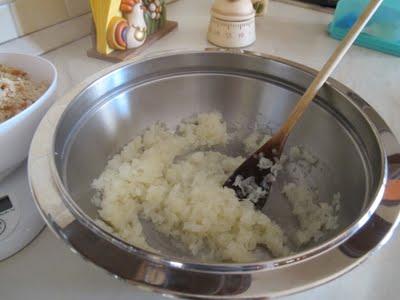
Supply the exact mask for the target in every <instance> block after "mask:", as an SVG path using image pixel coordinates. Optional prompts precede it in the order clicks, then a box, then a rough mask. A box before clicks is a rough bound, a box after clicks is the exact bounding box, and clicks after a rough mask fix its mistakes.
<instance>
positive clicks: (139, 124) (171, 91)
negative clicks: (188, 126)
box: [30, 51, 399, 297]
mask: <svg viewBox="0 0 400 300" xmlns="http://www.w3.org/2000/svg"><path fill="white" fill-rule="evenodd" d="M314 75H315V72H313V71H312V70H310V69H307V68H306V67H304V66H300V65H297V64H295V63H292V62H288V61H285V60H282V59H278V58H275V57H269V56H265V55H264V56H263V55H256V54H254V53H248V52H241V53H232V52H225V51H202V52H186V53H175V54H169V55H162V56H158V57H153V58H149V59H143V60H140V61H136V62H132V63H127V64H124V65H121V66H118V67H117V68H116V69H114V70H112V71H110V72H108V73H106V74H105V75H104V76H102V77H101V78H99V79H97V80H94V81H92V82H90V84H85V85H83V86H81V87H79V88H78V89H77V90H75V91H74V92H72V93H71V94H69V95H68V96H67V97H66V98H65V99H64V100H63V103H64V106H61V108H62V109H61V110H60V107H59V108H58V112H59V114H60V112H62V115H58V116H57V117H56V118H55V117H54V116H53V119H52V121H53V124H54V125H56V128H48V129H42V130H41V129H39V131H38V133H37V135H38V136H39V135H40V134H42V136H43V134H45V135H46V136H51V138H52V140H51V143H48V145H45V146H44V149H45V153H46V155H47V156H46V158H45V159H46V160H47V163H49V164H50V167H48V165H47V167H46V168H48V172H47V173H46V174H47V175H46V176H47V178H49V179H50V180H51V181H52V183H53V185H49V187H48V188H47V190H46V188H44V187H43V178H42V179H37V176H40V172H42V173H43V170H42V168H43V166H44V165H43V164H41V163H37V162H36V161H35V159H33V158H31V159H30V174H31V176H30V177H31V185H32V190H33V193H34V194H35V198H36V201H37V203H38V206H39V208H40V210H41V211H42V213H43V215H44V217H45V219H46V220H47V221H48V222H49V225H50V226H51V227H52V228H53V229H54V230H55V231H56V233H57V234H58V235H59V236H61V237H62V238H63V239H64V240H65V241H67V242H68V244H70V245H71V247H72V248H73V249H75V250H76V251H78V252H79V253H80V254H81V255H82V256H83V257H85V258H87V259H88V260H90V261H92V262H94V263H95V264H97V265H99V266H101V267H103V268H104V269H106V270H108V271H109V272H111V273H113V274H115V275H117V276H119V277H122V278H125V279H127V280H130V281H131V282H133V283H136V284H139V285H145V286H148V287H151V288H153V289H155V290H159V291H163V292H168V293H172V294H177V295H184V296H197V297H205V296H207V297H211V296H212V297H262V296H266V295H268V296H271V295H280V294H284V293H290V292H294V291H296V290H299V289H301V288H306V287H308V286H310V285H312V284H314V285H315V284H318V283H321V282H322V281H326V280H329V279H330V278H331V277H332V276H333V274H335V275H338V274H339V273H343V272H344V271H345V270H347V269H349V268H350V267H351V266H354V265H356V264H358V263H359V262H360V261H361V260H362V259H363V258H364V257H365V255H367V254H368V253H369V252H370V251H371V250H372V249H374V248H375V247H376V246H378V245H380V244H381V243H382V242H383V238H384V237H387V236H388V235H389V234H390V232H391V231H392V230H393V228H394V224H397V219H398V209H399V207H398V205H397V203H395V202H392V203H391V204H392V206H390V210H391V213H390V214H389V216H390V217H389V218H388V217H387V216H385V217H382V216H378V215H374V217H372V222H378V221H379V222H378V223H379V224H381V223H382V224H384V225H382V226H383V228H384V230H383V231H381V232H380V233H379V234H378V235H377V236H376V238H375V239H372V240H371V234H367V236H365V233H364V235H360V234H359V235H356V236H355V237H353V239H351V240H350V241H347V242H346V240H348V238H350V237H351V236H353V235H354V234H356V233H360V232H364V231H365V230H367V229H368V228H369V227H368V226H369V225H365V224H366V222H367V221H368V220H371V216H372V215H373V214H374V212H375V211H376V210H377V208H378V206H379V205H383V204H384V202H382V201H381V200H382V196H383V194H384V189H385V183H386V180H387V178H388V160H387V154H386V153H385V147H387V145H384V144H383V142H382V139H381V138H380V134H381V132H380V131H382V130H384V131H385V132H386V133H389V137H390V138H389V139H388V138H386V141H385V143H386V144H390V145H391V146H390V147H397V146H398V144H397V141H396V140H395V139H394V137H392V135H391V133H390V130H389V129H388V128H387V126H386V125H385V123H384V122H383V121H382V120H381V119H380V118H379V116H377V115H376V113H375V112H374V111H373V110H372V109H371V108H370V107H369V106H368V105H367V104H366V103H365V102H364V101H362V100H361V99H360V98H359V97H357V96H356V95H355V94H354V93H352V92H351V91H350V90H348V89H347V88H345V87H343V86H341V85H340V84H338V83H336V82H334V81H333V80H331V81H330V82H329V83H328V84H326V85H325V87H324V88H323V89H322V90H321V91H320V93H319V94H318V97H317V99H316V100H315V102H314V103H313V104H312V105H311V107H310V108H309V110H308V111H307V113H306V114H305V116H304V117H303V119H302V120H301V122H300V123H299V124H298V126H297V127H296V129H295V130H294V132H293V133H292V135H291V136H290V139H289V144H292V145H293V144H296V145H297V144H301V145H304V146H305V147H307V148H308V149H312V151H313V152H314V153H315V154H316V155H317V156H318V157H319V159H320V161H321V163H323V164H324V165H325V168H323V169H321V170H319V171H318V170H317V171H315V172H314V173H313V174H312V175H311V177H310V180H312V181H313V182H314V183H315V184H317V185H318V186H319V187H320V188H321V191H320V194H321V198H324V197H327V196H328V195H331V194H332V193H333V192H336V191H339V192H340V193H341V194H342V202H341V204H342V209H341V213H340V218H339V223H340V226H339V228H338V229H337V231H336V232H334V233H331V234H330V235H328V236H327V237H326V238H325V239H323V240H321V241H320V242H319V243H317V244H313V245H311V246H309V247H307V248H304V249H301V251H300V252H299V253H298V254H296V255H293V256H291V257H284V258H278V259H274V258H268V257H266V258H265V259H264V260H262V261H258V262H255V263H250V264H206V263H200V262H198V261H196V258H194V257H190V256H178V255H176V253H177V251H176V249H175V248H174V247H173V245H171V244H170V243H168V242H166V240H165V239H163V238H162V237H160V236H159V235H157V234H156V233H155V232H154V230H152V228H151V226H147V227H146V229H145V233H146V236H147V239H148V241H149V243H150V244H152V245H153V246H155V247H157V248H159V249H160V250H161V253H162V255H159V254H153V253H149V252H146V251H144V250H142V249H138V248H136V247H134V246H132V245H129V244H127V243H125V242H124V241H122V240H120V239H118V238H117V237H115V236H112V235H110V234H109V233H107V232H105V231H103V230H102V229H101V228H99V227H98V226H97V225H96V224H95V223H94V221H93V220H94V218H95V217H96V215H97V213H96V209H95V207H94V206H93V205H92V204H91V201H90V199H91V197H92V196H93V190H92V189H91V182H92V181H93V179H94V178H96V177H98V176H99V174H100V173H101V172H102V170H103V169H104V167H105V164H106V162H107V160H108V159H109V158H110V157H111V156H113V155H114V154H116V153H118V152H119V151H120V150H121V148H122V146H123V145H125V144H126V143H128V142H129V141H130V140H131V139H132V138H133V137H134V136H135V135H137V134H139V133H140V132H141V131H142V130H143V129H144V128H145V127H147V126H149V125H150V124H152V123H154V122H156V121H159V120H162V121H165V122H166V123H167V124H169V125H175V124H177V122H178V121H179V120H180V119H182V118H184V117H188V116H191V115H193V114H195V113H200V112H207V111H214V110H217V111H219V112H221V113H222V114H223V116H224V118H225V119H226V120H227V122H228V126H229V127H230V128H235V129H240V131H241V132H242V134H243V135H246V134H248V133H249V132H250V131H252V130H254V128H255V127H257V128H260V127H261V128H264V129H272V130H274V129H276V128H277V126H279V124H280V123H281V122H283V121H284V120H285V118H286V117H287V115H288V114H289V112H290V110H291V108H292V107H293V106H294V104H295V103H296V101H297V100H298V98H299V96H300V94H301V93H302V92H303V91H304V89H305V88H306V87H307V86H308V84H309V83H310V82H311V80H312V78H313V76H314ZM66 104H68V105H67V106H65V105H66ZM38 140H39V138H38ZM36 143H37V147H39V146H41V145H39V141H37V142H36ZM393 145H394V146H393ZM42 147H43V146H42ZM32 148H33V150H35V141H34V143H33V146H32ZM386 150H387V149H386ZM390 151H391V152H395V151H394V150H393V149H391V150H390ZM396 151H397V148H396ZM391 154H392V153H391ZM32 156H35V155H34V154H33V155H32ZM37 157H38V155H36V158H37ZM393 171H394V170H393V166H391V172H393ZM46 176H45V177H46ZM41 180H42V181H41ZM274 188H275V190H274V192H273V195H272V196H271V197H270V200H269V201H268V204H267V206H266V207H265V212H266V213H268V214H269V215H271V216H272V218H275V220H276V221H277V222H278V223H280V224H281V225H282V226H284V227H285V226H289V225H288V224H293V220H289V218H290V217H287V215H288V214H287V213H285V205H283V203H285V201H284V199H282V196H281V195H280V193H279V183H278V186H275V187H274ZM49 189H50V191H49ZM49 194H51V195H53V196H52V197H53V198H56V199H52V200H51V201H49V200H48V199H44V198H45V197H48V196H49ZM386 211H387V210H386ZM378 213H379V210H378ZM386 214H387V213H386ZM376 220H378V221H376ZM374 224H375V223H374ZM290 226H294V225H290ZM366 228H367V229H366ZM374 228H375V229H376V226H375V227H374V226H372V229H371V230H372V231H373V230H374ZM367 231H368V230H367ZM367 233H368V232H367ZM375 233H376V232H373V234H375ZM360 239H361V242H360ZM371 241H372V242H371ZM339 245H341V247H338V246H339ZM332 257H334V258H335V259H334V260H335V262H334V263H333V262H332ZM328 260H329V261H328ZM321 261H323V262H324V266H321V268H318V269H325V270H316V269H315V268H314V269H311V270H310V269H307V268H308V267H310V266H313V267H315V264H316V263H317V264H318V262H321ZM335 264H336V267H334V265H335ZM307 266H308V267H307ZM303 268H304V269H303ZM301 269H303V270H304V272H305V273H310V272H311V275H307V276H305V278H303V279H301V280H300V279H299V278H298V279H297V280H295V279H293V280H291V281H290V282H288V281H287V279H286V278H285V276H288V274H290V272H292V274H296V272H299V270H301ZM293 276H294V275H293Z"/></svg>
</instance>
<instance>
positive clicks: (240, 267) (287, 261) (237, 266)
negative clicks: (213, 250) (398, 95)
mask: <svg viewBox="0 0 400 300" xmlns="http://www.w3.org/2000/svg"><path fill="white" fill-rule="evenodd" d="M208 51H209V52H217V53H220V52H221V50H211V49H209V50H208ZM198 52H199V51H191V52H190V53H198ZM229 52H230V53H232V51H229ZM184 53H188V52H187V51H184V52H179V51H174V52H173V54H172V55H174V54H184ZM233 53H237V54H238V55H251V56H254V55H257V56H260V57H263V58H267V59H270V60H274V61H277V62H280V63H285V64H288V65H291V66H294V67H296V68H301V69H303V70H305V71H307V72H308V73H310V74H316V73H317V71H316V70H313V69H311V68H309V67H306V66H304V65H300V64H297V63H293V62H291V61H288V60H286V59H283V58H279V57H275V56H270V55H266V54H259V53H257V54H256V53H254V52H250V51H240V50H235V51H233ZM164 55H165V53H161V54H159V55H155V56H151V57H145V58H142V59H138V60H135V61H132V62H129V63H128V64H124V65H123V66H122V67H119V68H116V69H114V70H111V71H109V72H107V73H106V74H105V75H104V76H110V75H112V73H114V72H117V71H119V70H120V68H127V67H129V66H131V65H133V64H135V63H137V62H145V61H149V60H151V59H154V58H155V57H158V56H164ZM167 55H171V54H170V53H168V54H167ZM97 80H99V78H98V79H96V80H94V81H93V82H91V83H90V84H89V85H88V86H86V87H85V88H84V89H83V90H81V92H80V93H82V92H83V91H84V90H85V89H88V88H89V87H90V86H91V85H93V84H95V82H96V81H97ZM326 84H327V85H331V84H332V79H330V80H329V81H328V82H327V83H326ZM80 93H78V94H77V95H76V97H75V98H78V97H79V94H80ZM73 103H74V100H72V101H71V103H69V104H68V107H69V106H71V105H73ZM68 107H67V108H66V110H65V111H64V113H63V114H62V115H61V117H60V119H62V118H63V116H64V114H65V113H66V112H67V110H68ZM354 107H355V108H356V109H357V110H358V111H359V112H360V114H362V115H363V116H364V118H365V119H366V120H367V121H368V123H369V124H370V127H371V129H372V131H373V133H374V135H375V137H376V139H377V141H378V142H379V147H380V150H381V160H382V161H383V162H384V168H383V169H382V170H381V174H379V183H380V189H379V190H378V191H377V192H376V194H375V195H374V196H373V198H374V200H373V201H372V202H371V205H370V206H369V207H368V209H367V210H366V211H365V213H364V215H363V216H362V217H361V218H359V219H358V220H356V221H355V222H354V223H353V224H351V225H350V226H348V228H346V229H345V230H344V231H343V232H342V233H341V234H339V235H338V236H336V237H334V238H332V239H330V240H328V241H326V242H325V243H323V244H321V245H319V246H317V247H314V248H312V249H309V250H305V251H302V252H299V253H296V254H294V255H291V256H288V257H283V258H276V259H273V260H269V261H266V262H254V263H245V264H243V263H200V262H199V263H197V262H196V263H194V262H191V261H184V260H178V259H177V258H174V257H165V256H162V255H159V254H154V253H150V252H148V251H145V250H143V249H140V248H137V247H135V246H133V245H130V244H128V243H126V242H125V241H123V240H121V239H119V238H118V237H116V236H114V235H112V234H110V233H109V232H107V231H105V230H103V229H102V228H100V227H99V226H98V225H97V224H96V223H95V222H94V221H93V220H92V219H91V218H90V217H88V216H87V215H86V214H85V213H84V212H83V211H82V210H81V209H80V208H79V207H78V205H76V203H75V202H74V200H73V199H72V198H71V196H70V195H69V193H68V191H67V190H66V189H65V187H64V185H63V182H62V179H61V178H60V176H59V174H58V172H57V169H56V164H55V160H54V156H52V158H51V161H50V163H51V170H52V175H53V178H54V181H55V182H56V184H57V187H58V189H59V191H60V192H61V195H62V200H63V201H64V203H65V205H66V206H67V207H68V208H69V209H70V210H71V212H72V214H73V215H74V216H75V217H77V218H78V220H79V221H80V222H81V223H82V224H85V225H89V228H90V229H91V230H93V231H94V232H96V233H97V234H99V235H101V236H102V237H103V238H105V239H107V240H108V241H109V242H111V243H114V244H115V245H117V246H118V247H121V248H123V249H124V250H126V251H129V252H132V253H134V254H135V255H139V256H141V257H144V258H146V259H148V260H150V261H153V262H155V263H162V264H165V265H168V266H173V267H177V268H182V269H188V270H194V271H207V272H217V273H218V272H228V273H235V272H239V273H241V272H254V271H262V270H265V269H274V268H278V267H284V266H288V265H291V264H296V263H300V262H303V261H305V260H308V259H311V258H312V257H314V256H315V255H318V254H321V253H323V252H325V251H327V250H329V249H330V248H332V247H333V246H334V245H339V244H340V243H342V242H344V241H346V240H347V239H348V238H349V237H351V236H352V235H353V234H354V233H355V232H357V231H358V230H359V229H360V228H361V227H362V226H363V225H364V224H365V223H366V222H367V221H368V219H369V217H370V216H371V215H372V214H373V212H374V211H375V210H376V208H377V207H378V205H379V202H380V200H381V199H382V197H383V193H384V189H385V184H386V180H387V161H386V156H385V150H384V147H383V145H382V143H381V142H380V138H379V133H378V131H377V130H376V128H375V126H374V125H373V124H372V123H371V121H370V120H369V118H368V116H367V115H366V114H365V113H364V112H363V111H362V109H360V108H359V107H357V106H356V105H354ZM58 127H59V124H58V125H57V127H56V130H55V132H54V136H53V143H52V147H53V148H52V151H53V153H54V152H55V134H56V132H57V129H58Z"/></svg>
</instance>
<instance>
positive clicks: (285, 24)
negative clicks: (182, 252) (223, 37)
mask: <svg viewBox="0 0 400 300" xmlns="http://www.w3.org/2000/svg"><path fill="white" fill-rule="evenodd" d="M210 3H211V1H205V0H202V1H198V0H191V1H190V0H181V1H178V2H177V3H174V4H172V5H170V6H169V15H170V18H171V19H173V20H177V21H178V22H179V29H178V30H176V31H175V32H173V33H172V34H170V35H168V36H167V37H165V38H164V39H162V40H160V41H158V42H157V43H156V44H154V45H153V46H152V47H150V49H149V50H147V53H149V52H154V51H161V50H171V49H202V48H204V47H208V46H210V45H208V44H207V41H206V38H205V36H206V31H207V25H208V19H209V17H208V9H209V7H210ZM330 19H331V16H330V15H328V14H324V13H319V12H316V11H311V10H305V9H302V8H297V7H293V6H288V5H285V4H280V3H275V2H272V3H271V5H270V9H269V12H268V14H267V16H265V17H262V18H258V19H257V42H256V43H255V44H254V45H253V46H251V47H250V48H249V49H251V50H255V51H259V52H265V53H268V54H274V55H278V56H282V57H284V58H287V59H291V60H294V61H297V62H300V63H303V64H305V65H308V66H310V67H313V68H320V67H321V66H322V64H323V62H324V61H325V60H326V59H327V57H328V56H329V54H330V53H331V52H332V51H333V49H334V47H335V46H336V45H337V41H335V40H332V39H330V38H329V37H328V36H327V34H326V27H327V24H328V23H329V21H330ZM90 46H91V45H90V39H89V37H86V38H83V39H81V40H79V41H76V42H74V43H72V44H69V45H67V46H64V47H62V48H59V49H57V50H55V51H52V52H49V53H47V54H46V55H45V57H46V58H48V59H50V60H51V61H52V62H53V63H54V64H55V65H56V67H57V69H58V72H59V76H60V81H59V88H58V95H60V96H61V95H62V94H63V93H65V92H66V91H68V90H69V89H70V88H71V87H72V86H73V85H75V84H77V83H79V82H80V81H82V80H83V79H84V78H86V77H87V76H89V75H91V74H93V73H95V72H97V71H99V70H101V69H103V68H105V67H107V66H109V65H110V63H107V62H104V61H100V60H96V59H92V58H88V57H87V56H86V50H87V49H88V48H89V47H90ZM333 77H335V78H336V79H338V80H339V81H341V82H343V83H344V84H346V85H348V86H349V87H350V88H352V89H353V90H355V91H356V92H357V93H358V94H360V95H361V96H362V97H363V98H364V99H365V100H366V101H367V102H369V103H370V104H371V105H372V106H373V107H374V108H375V109H376V110H377V111H378V112H379V113H380V114H381V115H382V117H383V118H384V119H385V120H386V121H387V123H388V124H389V126H390V127H391V128H392V130H393V131H394V132H395V134H396V135H397V136H398V137H400V118H399V115H400V96H399V94H400V85H399V78H400V58H396V57H393V56H389V55H385V54H381V53H378V52H373V51H370V50H367V49H363V48H359V47H354V48H353V49H352V50H351V51H350V53H349V54H348V55H347V56H346V57H345V59H344V61H343V62H342V64H341V65H340V66H339V67H338V69H337V71H336V72H335V74H334V76H333ZM399 278H400V237H399V235H398V232H396V234H395V236H394V237H393V238H392V239H391V240H390V241H389V243H388V244H387V245H386V246H385V247H384V248H383V249H381V250H380V251H379V252H378V253H376V254H375V255H374V256H373V257H372V258H370V259H369V260H367V261H366V262H365V263H364V264H362V265H361V266H360V267H358V268H357V269H355V270H353V271H351V272H350V273H348V274H347V275H345V276H342V277H341V278H338V279H336V280H334V281H333V282H330V283H328V284H326V285H323V286H321V287H318V288H315V289H313V290H310V291H306V292H303V293H300V294H297V295H293V296H290V297H288V298H286V299H288V300H300V299H326V300H328V299H353V300H356V299H399V298H400V284H398V282H397V280H398V279H399ZM0 299H1V300H23V299H30V300H36V299H37V300H39V299H40V300H53V299H59V300H63V299H68V300H69V299H82V300H89V299H96V300H109V299H113V300H123V299H143V300H146V299H162V297H161V296H158V295H155V294H151V293H147V292H142V291H139V290H137V289H136V288H135V287H133V286H130V285H128V284H126V283H124V282H122V281H118V280H115V279H113V278H111V277H110V276H109V275H108V274H106V273H105V272H103V271H102V270H100V269H98V268H97V267H95V266H93V265H90V264H88V263H86V262H84V261H83V260H82V259H81V258H79V257H78V256H77V255H75V254H73V253H72V252H71V251H70V250H69V249H68V247H67V246H66V245H65V244H64V243H63V242H61V241H60V240H58V239H57V238H56V237H55V236H54V235H53V234H52V233H51V232H50V231H49V230H48V229H45V230H44V231H43V233H42V234H41V235H40V236H39V237H38V238H37V239H36V240H34V242H33V243H32V244H30V245H29V246H28V247H27V248H25V249H24V250H23V251H21V252H20V253H18V254H17V255H15V256H13V257H12V258H10V259H8V260H6V261H3V262H1V263H0Z"/></svg>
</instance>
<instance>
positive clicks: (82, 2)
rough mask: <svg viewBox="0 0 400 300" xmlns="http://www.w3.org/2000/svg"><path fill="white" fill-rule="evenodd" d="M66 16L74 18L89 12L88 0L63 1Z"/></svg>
mask: <svg viewBox="0 0 400 300" xmlns="http://www.w3.org/2000/svg"><path fill="white" fill-rule="evenodd" d="M64 1H65V6H66V7H67V11H68V16H70V17H76V16H80V15H83V14H85V13H87V12H89V10H90V7H89V0H64Z"/></svg>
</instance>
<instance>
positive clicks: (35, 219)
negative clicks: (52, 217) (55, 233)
mask: <svg viewBox="0 0 400 300" xmlns="http://www.w3.org/2000/svg"><path fill="white" fill-rule="evenodd" d="M43 227H44V221H43V219H42V217H41V216H40V214H39V212H38V210H37V208H36V206H35V203H34V201H33V198H32V195H31V191H30V188H29V182H28V173H27V163H26V162H24V163H23V164H22V165H20V166H19V167H18V168H17V169H16V170H15V171H14V172H13V173H11V174H10V175H8V176H7V177H6V178H4V179H3V180H2V181H1V182H0V261H1V260H3V259H6V258H8V257H10V256H11V255H13V254H15V253H16V252H18V251H20V250H21V249H22V248H24V247H25V246H26V245H28V244H29V243H30V242H31V241H32V240H33V239H34V238H35V237H36V236H37V235H38V234H39V233H40V231H41V230H42V229H43Z"/></svg>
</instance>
